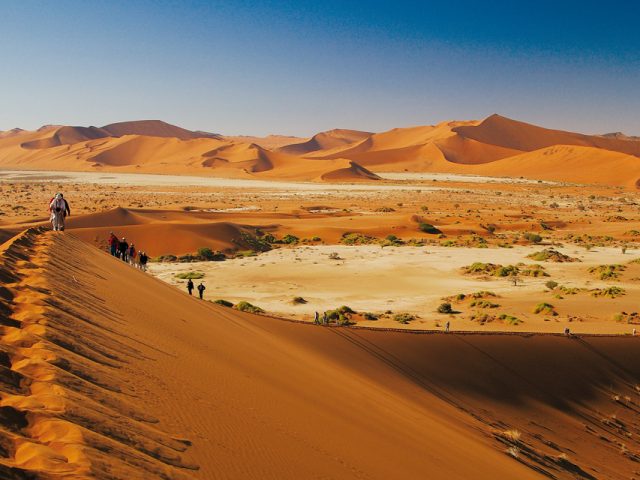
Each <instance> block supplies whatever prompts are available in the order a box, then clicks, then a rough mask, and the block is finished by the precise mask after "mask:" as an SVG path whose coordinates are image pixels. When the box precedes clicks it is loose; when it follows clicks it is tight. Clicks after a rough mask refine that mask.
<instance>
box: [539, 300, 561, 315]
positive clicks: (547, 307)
mask: <svg viewBox="0 0 640 480" xmlns="http://www.w3.org/2000/svg"><path fill="white" fill-rule="evenodd" d="M533 313H536V314H538V313H542V314H543V315H553V316H556V315H558V312H556V310H555V307H554V306H553V305H551V304H550V303H546V302H543V303H539V304H538V305H536V307H535V308H534V309H533Z"/></svg>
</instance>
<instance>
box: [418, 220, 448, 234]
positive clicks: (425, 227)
mask: <svg viewBox="0 0 640 480" xmlns="http://www.w3.org/2000/svg"><path fill="white" fill-rule="evenodd" d="M418 229H419V230H420V231H421V232H424V233H431V234H436V233H442V232H441V231H440V230H438V229H437V228H436V227H434V226H433V225H431V224H430V223H424V222H422V223H420V224H418Z"/></svg>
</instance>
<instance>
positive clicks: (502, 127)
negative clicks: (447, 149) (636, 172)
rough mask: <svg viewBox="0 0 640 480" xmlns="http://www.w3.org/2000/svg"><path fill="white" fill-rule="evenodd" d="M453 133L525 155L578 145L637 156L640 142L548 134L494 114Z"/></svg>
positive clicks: (532, 126) (566, 134)
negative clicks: (551, 147) (557, 146)
mask: <svg viewBox="0 0 640 480" xmlns="http://www.w3.org/2000/svg"><path fill="white" fill-rule="evenodd" d="M453 131H454V132H455V133H457V134H459V135H462V136H463V137H465V138H470V139H473V140H477V141H479V142H482V143H488V144H491V145H497V146H501V147H505V148H512V149H514V150H522V151H527V152H529V151H532V150H538V149H541V148H545V147H550V146H553V145H578V146H584V147H596V148H602V149H605V150H611V151H614V152H620V153H626V154H628V155H635V156H640V141H633V140H619V139H616V138H608V137H603V136H600V135H582V134H580V133H572V132H564V131H561V130H550V129H548V128H542V127H538V126H535V125H530V124H528V123H524V122H519V121H516V120H511V119H510V118H506V117H502V116H500V115H497V114H494V115H491V116H490V117H488V118H487V119H485V120H484V121H483V122H482V123H481V124H479V125H476V126H461V127H456V128H454V129H453Z"/></svg>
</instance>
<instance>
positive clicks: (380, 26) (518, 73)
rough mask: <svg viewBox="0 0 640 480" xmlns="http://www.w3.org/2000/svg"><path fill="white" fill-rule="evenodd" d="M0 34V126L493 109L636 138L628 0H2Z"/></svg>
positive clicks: (224, 124)
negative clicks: (576, 0) (409, 0)
mask: <svg viewBox="0 0 640 480" xmlns="http://www.w3.org/2000/svg"><path fill="white" fill-rule="evenodd" d="M0 41H1V42H2V55H1V57H0V130H6V129H9V128H13V127H15V126H19V127H22V128H28V129H33V128H37V127H39V126H40V125H42V124H47V123H59V124H72V125H98V126H99V125H104V124H107V123H111V122H116V121H123V120H135V119H162V120H165V121H168V122H170V123H175V124H178V125H181V126H184V127H186V128H191V129H201V130H207V131H213V132H219V133H224V134H255V135H262V134H268V133H281V134H291V135H310V134H313V133H315V132H317V131H321V130H325V129H330V128H354V129H361V130H370V131H382V130H386V129H389V128H393V127H399V126H408V125H424V124H431V123H436V122H439V121H442V120H450V119H458V120H459V119H479V118H483V117H486V116H488V115H490V114H492V113H494V112H497V113H500V114H502V115H505V116H509V117H512V118H516V119H519V120H523V121H528V122H531V123H536V124H541V125H544V126H548V127H551V128H561V129H566V130H573V131H581V132H585V133H604V132H610V131H624V132H626V133H628V134H636V135H640V114H639V112H640V2H636V1H625V2H616V1H612V2H607V3H605V2H595V1H581V2H574V1H560V2H558V1H555V2H551V1H546V0H542V1H531V2H528V1H519V2H513V1H510V2H508V1H501V0H498V1H492V2H477V1H464V0H461V1H457V2H442V1H437V2H430V1H422V2H408V1H394V2H391V1H376V0H371V1H367V2H363V1H349V0H343V1H333V0H326V1H323V2H317V1H314V2H311V1H309V2H307V1H262V2H260V1H254V2H251V1H226V2H218V1H207V2H205V1H188V0H186V1H180V2H178V1H161V0H157V1H144V0H138V1H118V0H111V1H107V0H104V1H91V0H87V1H66V0H57V1H55V2H53V1H35V0H34V1H32V0H15V1H13V0H4V1H3V2H2V13H1V15H0Z"/></svg>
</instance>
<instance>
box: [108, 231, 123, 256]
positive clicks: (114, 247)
mask: <svg viewBox="0 0 640 480" xmlns="http://www.w3.org/2000/svg"><path fill="white" fill-rule="evenodd" d="M119 246H120V240H118V237H116V234H115V233H113V232H109V252H111V255H113V256H114V257H117V256H118V247H119Z"/></svg>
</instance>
